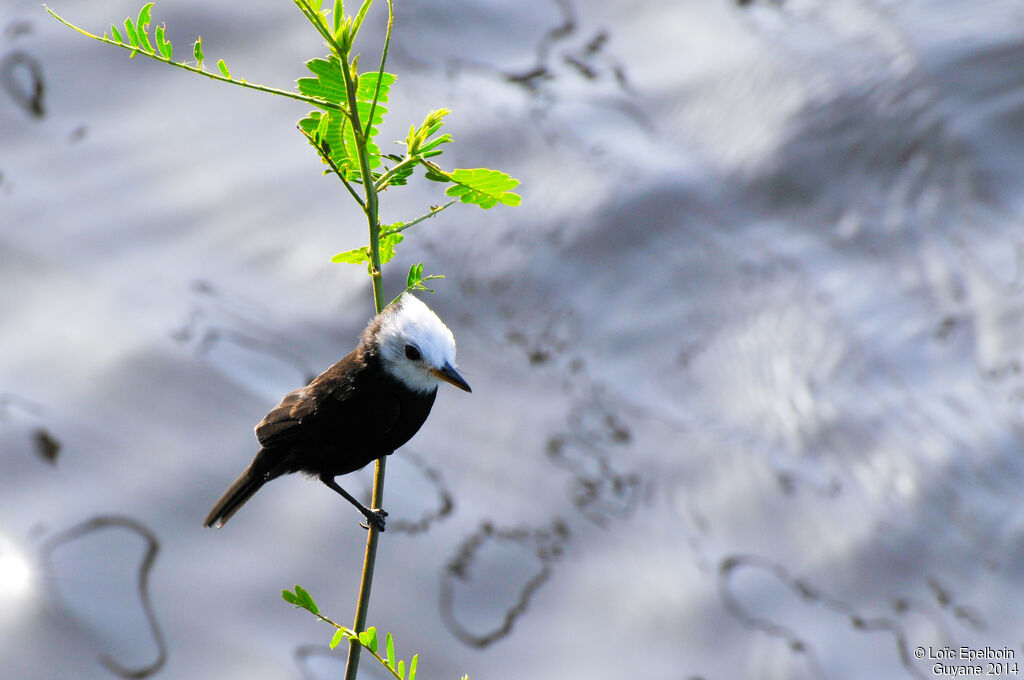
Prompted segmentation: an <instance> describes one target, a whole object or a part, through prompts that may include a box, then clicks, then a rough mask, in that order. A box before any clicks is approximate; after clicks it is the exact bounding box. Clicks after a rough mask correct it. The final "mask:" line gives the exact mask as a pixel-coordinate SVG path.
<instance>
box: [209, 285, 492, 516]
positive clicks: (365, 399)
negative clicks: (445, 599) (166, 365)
mask: <svg viewBox="0 0 1024 680" xmlns="http://www.w3.org/2000/svg"><path fill="white" fill-rule="evenodd" d="M443 382H447V383H450V384H452V385H454V386H455V387H458V388H459V389H461V390H465V391H466V392H472V390H471V389H470V387H469V383H467V382H466V380H465V379H464V378H463V377H462V376H461V375H460V374H459V372H458V371H457V370H456V363H455V336H454V335H452V332H451V331H450V330H449V329H448V327H447V326H445V325H444V322H443V321H441V319H440V318H439V317H438V316H437V314H435V313H434V312H433V311H432V310H431V309H430V308H429V307H427V305H426V304H424V303H423V302H422V301H421V300H419V298H417V297H415V296H414V295H412V294H411V293H409V292H405V293H403V294H402V295H401V296H399V298H397V299H396V300H395V301H394V302H392V303H391V304H389V305H388V306H387V307H385V308H384V309H383V310H382V311H381V312H380V314H378V315H377V316H375V317H374V318H373V319H372V320H371V321H370V322H369V324H367V326H366V328H365V329H364V330H363V332H362V334H361V335H360V338H359V344H358V346H357V347H356V348H355V349H354V350H352V351H351V352H350V353H349V354H348V355H347V356H345V358H343V359H342V360H341V361H339V362H338V363H336V364H334V365H333V366H331V367H330V368H328V369H327V370H326V371H324V372H323V373H321V374H320V375H319V376H317V377H316V378H314V379H313V380H312V381H311V382H310V383H309V384H308V385H306V386H305V387H302V388H299V389H297V390H294V391H292V392H289V393H288V394H287V395H285V396H284V398H283V399H281V403H279V404H278V405H277V406H275V407H274V408H273V409H272V410H271V411H270V413H268V414H267V415H266V417H264V418H263V420H262V421H260V423H259V424H258V425H257V426H256V428H255V432H256V439H257V440H258V441H259V444H260V447H261V448H260V450H259V451H258V452H257V453H256V456H255V457H254V458H253V460H252V462H251V463H250V464H249V466H248V467H247V468H246V469H245V470H244V471H243V472H242V474H241V475H240V476H239V477H238V479H237V480H235V482H234V483H233V484H232V485H231V486H230V487H228V490H227V491H225V492H224V495H223V496H221V498H220V500H218V501H217V502H216V504H214V506H213V509H212V510H210V514H209V515H207V516H206V519H205V521H204V522H203V526H205V527H216V528H218V529H219V528H221V527H223V526H224V524H225V522H227V521H228V520H229V519H231V517H232V516H233V515H234V514H235V513H236V512H238V509H239V508H240V507H242V505H243V504H244V503H245V502H246V501H248V500H249V499H250V498H251V497H252V496H253V494H255V493H256V492H257V491H259V490H260V489H261V488H262V487H263V485H264V484H266V483H267V482H269V481H270V480H272V479H275V478H277V477H280V476H282V475H286V474H290V473H293V472H301V473H303V474H305V475H307V476H308V477H311V478H315V479H319V480H320V481H321V482H323V484H324V485H325V486H327V487H328V488H329V489H331V490H332V491H335V492H337V493H338V494H340V495H341V496H342V497H344V498H345V499H346V500H348V501H349V502H350V503H352V504H353V505H354V506H355V507H356V508H358V509H359V511H360V512H361V513H362V514H363V516H364V517H365V518H366V521H367V524H368V525H369V526H372V527H373V528H375V529H376V530H378V531H384V528H385V518H386V517H387V513H386V512H385V511H384V510H383V509H381V508H374V509H371V508H367V507H366V506H365V505H363V504H362V503H360V502H359V501H358V500H356V498H355V497H354V496H352V495H351V494H349V493H348V492H347V491H345V490H344V489H343V488H341V486H339V485H338V483H337V482H336V481H335V477H338V476H341V475H345V474H348V473H350V472H354V471H356V470H358V469H360V468H362V467H364V466H365V465H367V464H368V463H370V462H371V461H373V460H376V459H378V458H381V457H383V456H386V455H390V454H391V453H393V452H394V451H395V449H397V448H399V447H400V446H402V445H403V444H405V443H406V442H407V441H409V439H411V438H412V436H413V435H415V434H416V432H418V431H419V429H420V427H421V426H422V425H423V423H424V422H425V421H426V419H427V416H428V415H429V414H430V409H431V407H432V406H433V405H434V398H435V397H436V396H437V388H438V387H439V386H440V385H441V383H443Z"/></svg>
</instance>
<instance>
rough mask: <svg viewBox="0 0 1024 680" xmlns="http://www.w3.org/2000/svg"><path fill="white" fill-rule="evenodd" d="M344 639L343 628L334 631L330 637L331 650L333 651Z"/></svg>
mask: <svg viewBox="0 0 1024 680" xmlns="http://www.w3.org/2000/svg"><path fill="white" fill-rule="evenodd" d="M346 637H347V636H346V635H345V630H344V629H343V628H339V629H338V630H336V631H334V635H332V636H331V649H334V648H335V647H337V646H338V645H339V644H341V641H342V640H344V639H345V638H346Z"/></svg>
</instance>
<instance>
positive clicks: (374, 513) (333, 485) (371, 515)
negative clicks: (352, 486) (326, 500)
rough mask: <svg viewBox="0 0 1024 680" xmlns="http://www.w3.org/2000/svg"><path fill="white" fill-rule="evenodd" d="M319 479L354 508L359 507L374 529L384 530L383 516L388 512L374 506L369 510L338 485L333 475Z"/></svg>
mask: <svg viewBox="0 0 1024 680" xmlns="http://www.w3.org/2000/svg"><path fill="white" fill-rule="evenodd" d="M320 481H321V482H323V483H324V485H325V486H326V487H327V488H328V489H331V490H332V491H335V492H337V493H339V494H341V496H342V498H344V499H345V500H347V501H348V502H349V503H351V504H352V505H354V506H356V508H358V509H359V512H361V513H363V516H364V517H366V521H367V522H369V523H370V524H371V525H373V528H374V529H376V530H377V531H384V518H385V517H387V516H388V513H386V512H384V511H383V510H381V509H380V508H374V509H373V510H371V509H370V508H368V507H366V506H365V505H363V504H362V503H360V502H359V501H357V500H356V499H355V496H353V495H352V494H350V493H349V492H348V491H345V490H344V489H342V488H341V487H340V486H338V483H337V482H335V481H334V478H333V477H328V476H326V475H321V476H320Z"/></svg>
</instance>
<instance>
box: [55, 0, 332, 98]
mask: <svg viewBox="0 0 1024 680" xmlns="http://www.w3.org/2000/svg"><path fill="white" fill-rule="evenodd" d="M43 8H44V9H46V11H47V12H49V14H50V16H52V17H53V18H54V19H56V20H57V21H59V22H61V23H62V24H64V25H65V26H67V27H68V28H70V29H72V30H75V31H78V32H79V33H81V34H82V35H84V36H86V37H88V38H92V39H93V40H97V41H99V42H101V43H106V44H107V45H113V46H115V47H120V48H121V49H125V50H128V51H129V52H131V53H132V54H141V55H144V56H147V57H149V58H150V59H155V60H156V61H159V62H162V63H164V64H168V65H170V66H175V67H177V68H180V69H184V70H186V71H191V72H192V73H198V74H199V75H201V76H206V77H207V78H210V79H212V80H219V81H221V82H222V83H231V84H232V85H238V86H239V87H247V88H249V89H250V90H258V91H260V92H266V93H268V94H276V95H279V96H281V97H287V98H289V99H294V100H296V101H300V102H306V103H307V104H312V105H313V106H316V107H319V108H321V109H333V110H335V111H341V112H342V113H345V114H346V115H347V114H348V110H347V109H346V108H345V107H344V106H342V105H341V104H336V103H334V102H329V101H327V100H325V99H320V98H318V97H309V96H306V95H304V94H301V93H299V92H292V91H290V90H281V89H278V88H276V87H268V86H267V85H260V84H258V83H249V82H246V81H245V80H236V79H234V78H228V77H226V76H224V75H221V74H218V73H213V72H212V71H204V70H203V69H201V68H199V67H198V66H192V65H190V64H186V63H185V62H181V61H171V60H170V59H167V58H165V57H164V56H163V55H161V54H157V53H155V52H147V51H145V50H143V49H139V48H138V47H132V46H131V45H127V44H125V43H123V42H118V41H117V40H113V39H111V38H108V37H106V36H101V35H94V34H92V33H89V32H88V31H86V30H84V29H82V28H79V27H78V26H75V25H74V24H73V23H71V22H70V21H68V20H67V19H65V18H64V17H62V16H60V15H59V14H57V13H56V12H54V11H53V10H52V9H50V8H49V7H47V6H46V5H43Z"/></svg>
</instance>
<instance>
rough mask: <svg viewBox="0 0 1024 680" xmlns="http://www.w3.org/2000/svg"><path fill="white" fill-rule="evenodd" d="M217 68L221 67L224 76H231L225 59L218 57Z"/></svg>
mask: <svg viewBox="0 0 1024 680" xmlns="http://www.w3.org/2000/svg"><path fill="white" fill-rule="evenodd" d="M217 68H219V69H220V73H221V75H222V76H224V77H225V78H230V77H231V72H230V71H228V65H227V64H225V63H224V60H223V59H218V60H217Z"/></svg>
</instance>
